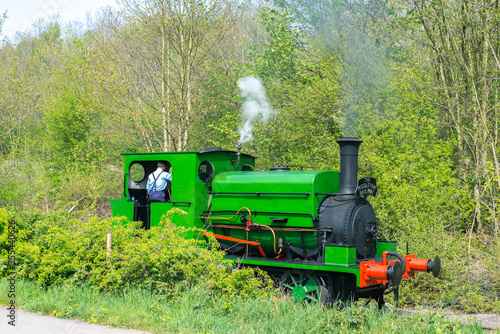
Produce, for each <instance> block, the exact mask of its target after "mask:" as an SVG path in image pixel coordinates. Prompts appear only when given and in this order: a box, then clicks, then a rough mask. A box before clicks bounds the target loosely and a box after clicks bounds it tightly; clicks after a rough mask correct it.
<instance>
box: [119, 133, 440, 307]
mask: <svg viewBox="0 0 500 334" xmlns="http://www.w3.org/2000/svg"><path fill="white" fill-rule="evenodd" d="M337 142H338V144H339V146H340V156H341V162H340V173H339V172H337V171H317V170H302V169H301V170H290V168H286V167H276V168H271V169H270V170H269V171H255V157H253V156H251V155H248V154H244V153H241V145H238V150H237V151H226V150H222V149H220V148H210V149H207V150H206V151H202V152H161V153H124V154H123V156H124V158H125V169H124V179H123V180H124V184H123V188H124V189H123V190H124V191H123V196H122V198H120V199H116V200H110V202H111V205H112V209H113V215H114V216H126V217H128V218H129V219H131V220H134V221H142V223H143V226H144V228H146V229H149V228H150V227H152V226H155V225H157V224H158V223H159V221H160V219H161V217H162V215H163V214H164V213H166V212H167V211H168V210H170V209H172V208H174V207H176V208H180V209H182V210H184V211H186V212H187V215H184V216H175V217H174V218H173V223H174V224H176V225H178V226H185V227H197V228H200V229H203V231H204V232H203V234H204V235H205V236H209V235H210V236H213V237H215V238H216V239H217V240H218V242H219V244H220V246H221V247H222V248H224V249H225V250H226V252H227V255H226V257H227V258H228V259H231V260H233V261H237V262H239V263H241V264H243V265H247V266H257V267H260V268H261V269H264V270H265V271H267V272H268V273H269V274H270V275H271V277H273V278H274V279H275V281H276V283H277V284H278V285H280V286H281V287H282V289H284V290H285V291H286V292H287V293H288V294H289V295H290V296H291V297H292V298H293V299H294V300H296V301H301V300H309V301H319V302H323V303H329V302H331V301H333V300H349V299H358V298H373V299H376V300H377V301H378V305H379V307H382V305H383V304H384V295H385V294H387V293H390V292H392V291H394V295H395V298H396V303H397V301H398V298H399V285H400V284H401V281H402V279H404V278H408V277H412V276H414V275H415V273H416V272H417V271H421V272H432V273H433V275H434V276H435V277H437V276H438V274H439V272H440V267H441V264H440V260H439V257H436V258H434V260H430V259H420V258H416V257H415V255H414V254H407V255H404V256H403V255H401V254H398V253H397V252H396V242H395V241H388V240H384V239H380V238H378V236H377V224H378V220H377V218H376V216H375V212H374V210H373V208H372V206H371V204H370V203H369V202H368V200H367V197H368V196H370V195H372V196H375V195H376V193H377V186H376V180H375V179H373V178H370V177H365V178H361V179H359V180H358V179H357V171H358V148H359V145H360V144H361V142H362V141H361V140H360V139H358V138H340V139H339V140H338V141H337ZM158 162H163V163H164V164H165V165H166V170H169V169H170V168H171V170H172V174H173V176H172V182H168V185H167V188H166V189H165V192H166V194H167V195H166V198H167V201H166V202H152V201H149V200H148V194H147V181H148V175H149V174H151V173H152V172H153V171H155V170H156V166H157V163H158ZM193 237H194V236H193Z"/></svg>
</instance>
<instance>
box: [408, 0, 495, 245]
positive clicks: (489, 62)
mask: <svg viewBox="0 0 500 334" xmlns="http://www.w3.org/2000/svg"><path fill="white" fill-rule="evenodd" d="M401 22H402V24H404V25H403V26H402V28H403V29H405V30H408V31H412V35H411V36H408V37H409V38H408V40H409V41H413V40H415V41H416V42H417V43H418V46H419V47H424V48H425V49H424V50H426V52H425V53H424V55H425V56H426V57H427V59H426V60H427V62H428V64H429V66H430V67H431V69H432V72H433V78H434V81H433V85H434V87H435V88H437V90H438V91H439V93H440V94H439V101H440V106H441V110H442V112H443V116H444V117H443V118H444V119H445V120H446V122H447V125H448V129H449V134H450V136H456V138H457V164H458V166H459V170H460V178H461V179H462V180H463V181H464V182H466V183H468V184H470V185H471V188H472V191H473V193H474V202H475V211H474V215H473V217H472V225H471V227H470V233H471V236H472V231H473V230H474V229H476V228H477V229H479V230H483V231H488V232H492V233H494V235H496V237H497V238H498V233H499V222H498V205H499V204H500V203H499V201H498V195H499V191H500V162H499V159H498V153H499V137H498V134H499V133H498V119H499V116H500V115H499V105H498V99H499V79H498V78H499V74H500V62H499V51H500V49H499V48H500V30H499V29H498V27H499V25H500V16H499V15H498V4H497V2H495V1H486V2H476V1H468V0H461V1H455V2H446V1H432V2H428V1H421V0H412V1H410V3H409V7H408V15H407V16H406V17H404V18H402V19H401ZM420 31H421V32H422V34H419V33H418V32H420ZM488 222H491V223H492V224H491V225H489V224H487V223H488ZM488 225H489V226H488Z"/></svg>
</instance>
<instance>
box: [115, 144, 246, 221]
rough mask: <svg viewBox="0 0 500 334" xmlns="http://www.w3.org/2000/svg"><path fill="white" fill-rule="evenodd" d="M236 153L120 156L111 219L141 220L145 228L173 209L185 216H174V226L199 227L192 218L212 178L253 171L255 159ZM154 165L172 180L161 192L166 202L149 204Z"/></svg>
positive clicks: (204, 203) (206, 196)
mask: <svg viewBox="0 0 500 334" xmlns="http://www.w3.org/2000/svg"><path fill="white" fill-rule="evenodd" d="M238 153H239V152H238ZM238 153H237V152H233V151H224V150H222V149H220V148H211V149H207V150H206V151H202V152H198V151H188V152H156V153H123V154H122V156H123V157H124V160H125V163H124V173H123V194H122V197H121V198H120V199H112V200H110V203H111V208H112V210H113V216H115V217H116V216H125V217H128V218H129V219H131V220H133V221H141V222H142V223H143V227H144V228H146V229H149V228H151V227H153V226H156V225H158V223H159V222H160V220H161V219H162V216H163V215H164V214H165V213H166V212H168V211H169V210H170V209H172V208H174V207H176V208H179V209H182V210H183V211H186V212H187V213H188V214H187V215H185V216H176V217H175V219H174V223H175V224H176V225H181V226H185V227H199V228H201V227H203V222H202V221H201V220H199V219H198V220H194V219H193V218H192V217H193V216H194V215H198V217H199V216H200V215H201V214H202V212H203V210H205V209H206V206H207V202H208V199H209V196H210V191H211V188H212V180H213V179H214V177H215V176H216V175H218V174H220V173H224V172H229V171H235V170H236V171H241V170H248V169H251V170H252V169H254V166H255V158H254V157H252V156H251V155H247V154H241V153H240V154H238ZM158 162H163V163H165V166H166V168H165V170H166V171H169V170H171V171H170V173H171V174H172V181H169V182H168V183H167V188H166V189H165V193H166V199H167V201H166V202H151V201H149V200H148V198H147V182H148V176H149V175H150V174H151V173H152V172H154V171H155V170H156V168H157V163H158Z"/></svg>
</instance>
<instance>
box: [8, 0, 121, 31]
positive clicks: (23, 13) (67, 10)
mask: <svg viewBox="0 0 500 334" xmlns="http://www.w3.org/2000/svg"><path fill="white" fill-rule="evenodd" d="M107 5H111V6H115V7H116V0H0V15H3V13H4V12H5V11H6V10H7V11H8V12H7V16H8V18H7V20H6V21H5V23H4V25H3V28H2V33H1V35H2V36H3V37H5V36H7V37H9V38H12V37H13V36H14V35H15V33H16V32H17V31H20V32H23V31H26V30H29V29H30V28H31V26H32V24H33V23H34V22H35V21H36V20H37V19H39V18H42V17H43V18H49V16H51V15H53V14H57V13H58V14H59V16H60V21H59V22H61V23H64V22H71V21H75V20H79V21H80V22H82V23H85V22H86V18H87V14H91V15H92V14H93V13H94V12H95V10H96V9H99V8H101V7H105V6H107Z"/></svg>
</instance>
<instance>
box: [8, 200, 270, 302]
mask: <svg viewBox="0 0 500 334" xmlns="http://www.w3.org/2000/svg"><path fill="white" fill-rule="evenodd" d="M173 214H181V215H182V214H185V212H183V211H181V210H178V209H173V210H171V211H169V212H168V213H167V214H166V215H165V216H164V217H163V219H162V221H161V222H160V224H159V225H158V226H156V227H153V228H151V229H150V230H144V229H142V228H141V223H140V222H127V221H125V220H124V219H123V218H112V219H107V220H102V219H99V218H91V219H89V220H88V221H81V220H79V219H75V218H71V216H70V215H68V214H65V213H61V212H59V213H53V214H34V215H24V216H18V217H15V218H12V217H14V215H13V213H9V212H7V211H6V210H5V209H0V231H3V232H2V234H1V236H0V247H1V248H0V254H1V256H2V261H4V262H5V261H6V255H7V251H8V248H7V246H8V245H7V243H6V238H7V237H8V235H7V229H6V226H7V224H8V222H9V221H10V219H14V220H15V221H16V222H18V230H17V232H16V239H17V240H16V248H15V249H16V260H17V268H16V269H17V270H16V272H17V274H18V275H17V277H18V278H19V279H23V278H24V279H32V280H36V281H37V282H38V284H40V285H41V286H51V285H57V284H60V283H63V282H65V283H70V284H75V285H82V284H85V285H90V286H95V287H97V288H99V289H100V290H102V291H112V290H117V289H122V288H125V287H132V286H133V287H137V288H146V289H154V290H156V291H158V292H164V293H167V294H172V295H174V294H176V293H178V292H180V291H184V290H185V289H186V288H188V287H190V286H195V285H198V286H203V287H205V288H207V289H209V290H212V291H213V292H219V293H225V294H230V295H235V294H240V295H242V296H266V295H268V294H270V293H271V291H272V281H271V279H270V278H269V277H268V276H267V275H266V274H265V273H263V272H262V271H260V270H253V269H250V268H244V269H241V270H234V265H233V263H232V262H231V261H229V260H225V259H224V258H223V256H224V252H222V251H219V250H216V249H213V250H209V249H207V248H206V242H205V241H204V240H203V241H202V240H197V239H186V238H185V236H186V235H187V234H189V235H192V234H195V235H196V234H199V232H200V231H199V230H196V229H186V228H184V227H177V226H174V225H173V224H171V217H172V215H173ZM108 233H111V235H112V250H111V252H110V253H109V254H108V252H107V249H106V235H107V234H108ZM7 269H8V268H7V267H6V266H3V267H2V269H1V270H2V271H1V273H2V276H6V275H7V274H8V270H7Z"/></svg>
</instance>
